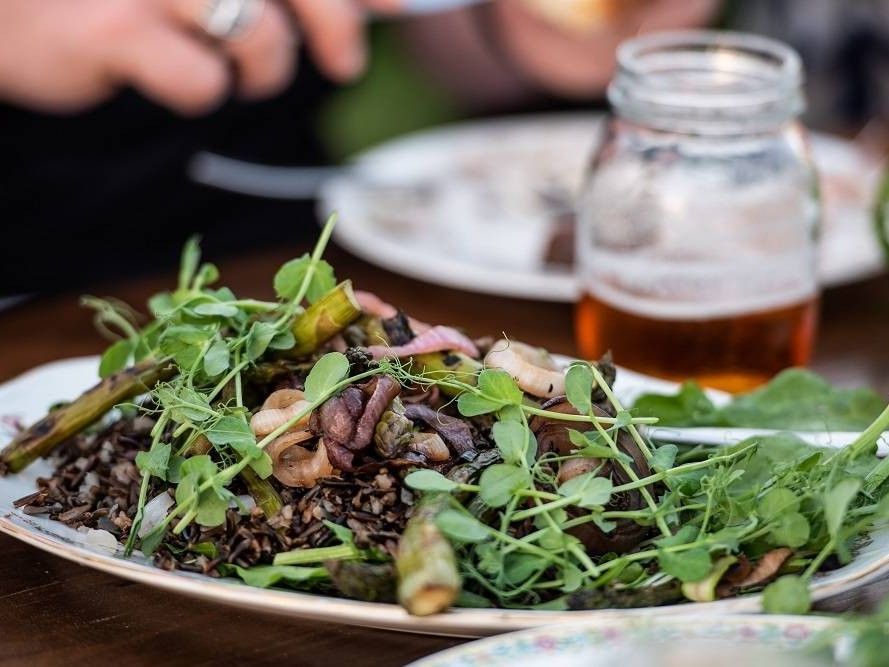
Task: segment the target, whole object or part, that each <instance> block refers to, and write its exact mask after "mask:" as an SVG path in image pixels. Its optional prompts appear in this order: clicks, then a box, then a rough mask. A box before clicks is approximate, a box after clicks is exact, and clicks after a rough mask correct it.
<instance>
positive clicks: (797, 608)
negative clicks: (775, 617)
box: [762, 574, 812, 614]
mask: <svg viewBox="0 0 889 667" xmlns="http://www.w3.org/2000/svg"><path fill="white" fill-rule="evenodd" d="M811 606H812V598H811V595H810V593H809V587H808V585H806V582H805V581H803V580H802V579H800V578H799V577H797V576H796V575H793V574H788V575H784V576H783V577H780V578H779V579H777V580H775V581H773V582H772V583H771V584H769V585H768V586H766V588H765V590H764V591H763V596H762V608H763V610H765V611H766V612H768V613H769V614H805V613H807V612H808V611H809V609H810V608H811Z"/></svg>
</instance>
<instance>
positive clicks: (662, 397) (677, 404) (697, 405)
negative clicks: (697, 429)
mask: <svg viewBox="0 0 889 667" xmlns="http://www.w3.org/2000/svg"><path fill="white" fill-rule="evenodd" d="M633 413H634V414H635V415H636V416H637V417H657V419H658V425H659V426H724V425H726V424H724V423H723V418H722V416H721V414H720V412H719V410H718V408H717V407H716V406H715V405H714V404H713V401H711V400H710V399H709V398H707V395H706V394H705V393H704V390H703V389H701V387H700V386H699V385H698V384H697V383H696V382H693V381H691V380H689V381H688V382H684V383H683V384H682V386H681V387H680V388H679V391H678V392H677V393H676V394H675V395H672V396H669V395H666V394H643V395H642V396H640V397H639V398H637V399H636V402H635V403H634V404H633Z"/></svg>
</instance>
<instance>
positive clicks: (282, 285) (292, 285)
mask: <svg viewBox="0 0 889 667" xmlns="http://www.w3.org/2000/svg"><path fill="white" fill-rule="evenodd" d="M311 264H312V258H311V257H310V256H309V255H303V256H302V257H299V258H297V259H292V260H290V261H289V262H287V263H286V264H284V266H282V267H281V268H280V269H278V272H277V273H276V274H275V293H276V294H277V295H278V297H279V298H281V299H284V300H285V301H292V300H293V299H295V298H296V297H297V296H298V294H299V290H300V288H301V287H302V284H303V282H304V281H305V279H306V275H307V274H308V271H309V267H310V266H311ZM334 287H336V277H335V276H334V274H333V267H331V266H330V264H328V263H327V262H325V261H324V260H323V259H322V260H318V263H317V265H316V266H315V271H314V273H313V274H312V278H311V279H310V281H309V285H308V289H307V291H306V298H307V299H308V301H309V303H315V302H316V301H317V300H318V299H320V298H321V297H323V296H324V295H325V294H327V293H328V292H329V291H330V290H332V289H333V288H334Z"/></svg>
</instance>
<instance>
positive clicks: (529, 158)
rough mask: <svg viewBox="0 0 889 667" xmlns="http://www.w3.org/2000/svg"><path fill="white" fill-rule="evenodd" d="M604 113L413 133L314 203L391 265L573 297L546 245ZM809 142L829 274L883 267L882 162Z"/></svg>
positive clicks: (841, 277)
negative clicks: (879, 227)
mask: <svg viewBox="0 0 889 667" xmlns="http://www.w3.org/2000/svg"><path fill="white" fill-rule="evenodd" d="M602 118H603V117H602V115H600V114H595V113H585V114H577V113H562V114H543V115H536V116H528V117H514V118H507V119H494V120H485V121H479V122H468V123H460V124H455V125H449V126H444V127H442V128H438V129H433V130H427V131H423V132H418V133H414V134H409V135H406V136H404V137H401V138H398V139H395V140H392V141H389V142H387V143H384V144H382V145H380V146H378V147H376V148H373V149H371V150H369V151H367V152H365V153H363V154H361V155H360V156H359V157H358V158H357V159H356V160H355V162H354V169H352V170H350V171H346V172H343V173H342V174H340V175H338V176H335V177H334V178H332V179H330V180H329V181H327V182H326V183H325V184H324V185H323V187H322V188H321V196H320V202H319V209H318V211H319V214H320V215H321V216H322V217H326V216H327V215H328V214H329V213H330V211H337V212H338V213H339V215H340V220H339V223H338V224H337V227H336V229H335V231H334V235H335V238H336V240H337V241H338V242H339V243H340V244H341V245H343V246H344V247H345V248H346V249H347V250H349V251H350V252H352V253H354V254H355V255H358V256H359V257H362V258H363V259H365V260H367V261H369V262H372V263H374V264H377V265H379V266H382V267H384V268H386V269H389V270H391V271H395V272H397V273H402V274H405V275H408V276H411V277H414V278H418V279H420V280H424V281H427V282H430V283H435V284H441V285H446V286H449V287H455V288H458V289H464V290H468V291H472V292H484V293H489V294H498V295H503V296H513V297H521V298H530V299H538V300H544V301H567V302H571V301H574V300H575V296H576V287H575V281H574V276H573V274H572V271H571V269H570V267H568V266H567V265H564V264H556V263H552V262H551V261H548V260H547V254H548V249H549V248H550V244H551V242H552V239H553V236H554V234H555V229H556V224H557V223H556V222H555V221H556V220H558V219H559V217H560V214H565V213H566V212H567V211H568V210H569V209H570V200H571V197H572V193H574V192H575V191H576V190H577V189H578V188H579V186H580V182H581V178H582V175H583V171H584V168H585V165H586V163H587V161H588V160H589V157H590V155H591V153H592V150H593V148H594V146H595V144H596V142H597V141H598V138H599V134H600V130H601V125H602ZM811 145H812V153H813V156H814V160H815V162H816V164H817V165H818V168H819V172H820V173H821V177H822V188H821V190H822V193H823V197H824V215H823V229H822V235H821V249H820V267H819V273H820V278H821V282H822V284H823V285H825V286H832V285H839V284H843V283H848V282H852V281H855V280H858V279H861V278H865V277H868V276H871V275H874V274H876V273H879V272H880V271H881V270H882V269H883V266H884V264H883V257H882V253H881V249H880V246H879V243H878V242H877V239H876V234H875V233H874V230H873V224H872V223H871V210H872V208H873V200H874V197H875V195H876V190H877V184H878V181H879V174H880V165H879V164H878V163H876V162H875V161H873V160H872V159H870V158H869V157H868V156H867V155H866V154H864V153H863V152H862V151H861V150H860V149H859V148H858V147H856V146H855V144H853V143H852V142H850V141H846V140H842V139H838V138H835V137H832V136H828V135H824V134H819V133H814V132H813V133H812V134H811ZM563 250H564V248H563ZM550 257H552V255H550Z"/></svg>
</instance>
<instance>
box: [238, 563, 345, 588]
mask: <svg viewBox="0 0 889 667" xmlns="http://www.w3.org/2000/svg"><path fill="white" fill-rule="evenodd" d="M234 569H235V572H236V573H237V575H238V576H239V577H240V578H241V579H242V580H243V581H244V583H245V584H247V585H248V586H255V587H256V588H270V587H271V586H274V585H275V584H280V583H284V584H289V585H290V586H295V587H299V588H302V587H305V586H306V585H310V584H312V583H315V582H319V581H326V580H327V579H329V578H330V576H329V575H328V574H327V570H326V569H325V568H323V567H299V566H296V565H254V566H253V567H240V566H237V565H235V566H234Z"/></svg>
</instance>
